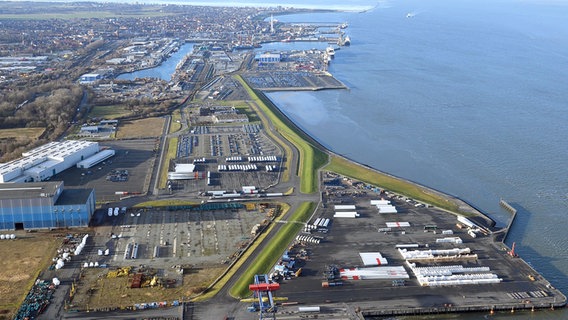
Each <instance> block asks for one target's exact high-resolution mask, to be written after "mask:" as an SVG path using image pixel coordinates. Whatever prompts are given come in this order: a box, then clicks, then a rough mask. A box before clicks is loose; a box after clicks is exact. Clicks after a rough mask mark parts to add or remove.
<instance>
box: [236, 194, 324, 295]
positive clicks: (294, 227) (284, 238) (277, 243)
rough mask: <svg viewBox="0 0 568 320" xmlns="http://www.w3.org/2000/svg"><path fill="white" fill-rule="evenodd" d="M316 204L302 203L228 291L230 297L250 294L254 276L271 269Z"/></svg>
mask: <svg viewBox="0 0 568 320" xmlns="http://www.w3.org/2000/svg"><path fill="white" fill-rule="evenodd" d="M315 206H316V203H314V202H304V203H302V204H301V205H300V207H299V208H298V210H296V211H295V212H294V214H293V215H292V217H291V218H290V220H288V222H287V223H286V224H285V225H284V226H282V228H281V229H280V231H279V232H278V233H277V234H276V235H275V236H274V237H273V238H272V239H271V240H270V243H268V245H267V246H266V248H264V250H262V252H260V254H259V255H258V256H257V257H256V259H255V261H254V264H253V265H251V266H250V268H248V269H247V270H246V271H245V272H244V273H243V275H242V276H241V277H240V278H239V280H238V281H237V282H236V283H235V285H234V286H233V287H232V288H231V290H230V291H229V294H230V295H231V296H232V297H235V298H238V299H242V298H244V297H248V296H250V294H251V291H249V289H248V286H249V284H251V283H252V281H253V278H254V275H255V274H265V273H267V272H269V271H270V269H272V267H273V266H274V264H276V262H277V261H278V259H279V258H280V256H281V255H282V253H283V252H284V250H286V248H288V246H289V245H290V242H292V240H293V239H294V237H295V236H296V234H298V232H299V231H300V229H302V227H303V226H304V223H305V222H306V221H307V220H308V219H309V218H310V215H311V214H312V212H313V211H314V209H315Z"/></svg>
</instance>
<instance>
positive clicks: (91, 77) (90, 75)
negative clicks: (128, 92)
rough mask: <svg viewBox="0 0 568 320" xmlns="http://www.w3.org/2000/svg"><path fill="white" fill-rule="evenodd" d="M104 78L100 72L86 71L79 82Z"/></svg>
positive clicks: (84, 82)
mask: <svg viewBox="0 0 568 320" xmlns="http://www.w3.org/2000/svg"><path fill="white" fill-rule="evenodd" d="M102 78H103V77H102V76H101V75H100V74H98V73H86V74H84V75H82V76H81V78H80V79H79V83H81V84H89V83H94V82H96V81H98V80H100V79H102Z"/></svg>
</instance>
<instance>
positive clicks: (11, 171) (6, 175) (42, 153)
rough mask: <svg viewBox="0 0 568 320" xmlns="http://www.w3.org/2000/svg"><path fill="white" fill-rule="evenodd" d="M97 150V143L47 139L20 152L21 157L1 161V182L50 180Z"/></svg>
mask: <svg viewBox="0 0 568 320" xmlns="http://www.w3.org/2000/svg"><path fill="white" fill-rule="evenodd" d="M97 152H99V144H98V143H97V142H90V141H77V140H68V141H63V142H50V143H48V144H44V145H43V146H40V147H37V148H35V149H32V150H30V151H27V152H24V153H22V158H19V159H16V160H13V161H10V162H6V163H2V164H0V183H5V182H38V181H44V180H49V178H51V177H52V176H54V175H56V174H58V173H60V172H62V171H63V170H66V169H69V168H70V167H72V166H74V165H75V164H77V162H79V161H82V160H84V159H87V158H88V157H91V156H93V155H94V154H96V153H97Z"/></svg>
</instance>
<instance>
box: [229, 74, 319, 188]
mask: <svg viewBox="0 0 568 320" xmlns="http://www.w3.org/2000/svg"><path fill="white" fill-rule="evenodd" d="M236 78H237V79H238V80H239V81H240V83H241V84H242V85H243V87H244V88H245V89H246V90H247V92H248V94H249V96H250V98H251V100H252V101H253V102H254V106H252V107H253V109H254V107H255V106H256V107H258V108H259V109H260V110H261V111H262V112H258V110H257V114H258V116H259V117H260V118H261V119H262V122H263V123H264V125H265V126H268V125H270V124H269V122H270V123H271V124H272V125H273V126H274V128H275V130H276V131H278V133H280V135H282V136H283V137H284V138H285V139H286V140H288V141H290V142H291V143H292V144H294V146H295V147H296V148H297V149H298V151H299V157H298V163H297V164H291V163H289V162H287V163H286V169H287V170H288V171H289V170H290V168H293V167H298V172H297V174H298V176H300V177H301V184H300V191H301V192H303V193H313V192H316V191H317V188H318V183H317V182H318V169H319V168H320V167H321V166H323V165H324V164H325V163H326V162H327V160H328V158H327V154H326V153H324V152H323V151H321V150H320V149H318V148H316V147H314V145H313V144H312V143H310V142H311V141H312V139H311V138H310V137H308V136H307V135H305V134H304V133H303V132H301V131H299V130H294V129H295V128H296V126H295V125H294V124H293V123H292V122H291V121H290V120H289V119H288V118H286V117H285V116H284V115H282V114H281V113H280V112H279V111H278V110H277V109H276V108H275V107H273V105H272V102H270V101H269V100H268V99H267V98H265V97H264V96H262V97H261V96H259V95H257V94H256V92H255V91H254V90H252V88H251V87H250V86H248V84H247V83H246V82H245V81H244V80H243V78H242V77H240V76H236ZM264 115H266V117H268V119H263V117H264ZM266 131H267V133H268V134H269V135H270V136H271V138H272V139H274V140H275V141H276V142H277V143H278V144H280V145H281V146H282V147H283V148H284V149H285V153H286V155H287V160H290V156H289V155H291V154H292V150H291V149H290V147H289V146H288V145H287V144H286V143H284V142H283V141H282V140H281V139H279V138H278V137H277V136H276V135H275V134H274V133H272V131H271V130H268V128H267V130H266Z"/></svg>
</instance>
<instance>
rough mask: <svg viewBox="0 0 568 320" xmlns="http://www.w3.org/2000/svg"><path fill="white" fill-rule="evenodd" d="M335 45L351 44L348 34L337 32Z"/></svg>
mask: <svg viewBox="0 0 568 320" xmlns="http://www.w3.org/2000/svg"><path fill="white" fill-rule="evenodd" d="M337 45H340V46H349V45H351V38H349V36H345V37H344V34H343V32H341V33H340V34H339V38H337Z"/></svg>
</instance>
